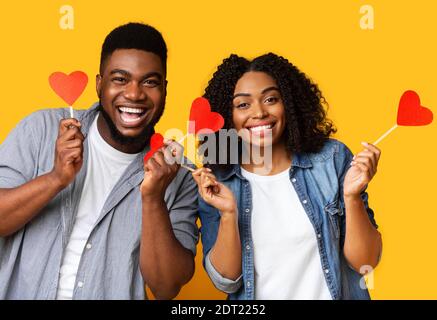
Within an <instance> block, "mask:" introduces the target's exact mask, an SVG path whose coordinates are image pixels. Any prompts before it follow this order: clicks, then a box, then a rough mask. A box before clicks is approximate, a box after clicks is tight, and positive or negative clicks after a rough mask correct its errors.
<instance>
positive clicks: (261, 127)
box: [249, 124, 272, 132]
mask: <svg viewBox="0 0 437 320" xmlns="http://www.w3.org/2000/svg"><path fill="white" fill-rule="evenodd" d="M271 128H272V125H271V124H268V125H265V126H257V127H251V128H249V130H250V131H252V132H260V131H264V130H267V129H271Z"/></svg>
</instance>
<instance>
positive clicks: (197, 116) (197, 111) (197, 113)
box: [188, 97, 225, 134]
mask: <svg viewBox="0 0 437 320" xmlns="http://www.w3.org/2000/svg"><path fill="white" fill-rule="evenodd" d="M190 122H193V123H194V126H193V125H190V126H189V128H188V133H195V134H198V133H199V132H201V131H209V130H212V131H213V132H216V131H218V130H220V129H221V128H223V126H224V124H225V120H224V119H223V117H222V116H221V115H220V114H219V113H217V112H211V106H210V105H209V101H208V100H207V99H205V98H203V97H200V98H197V99H195V100H194V101H193V103H192V105H191V110H190Z"/></svg>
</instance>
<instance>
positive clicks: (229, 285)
mask: <svg viewBox="0 0 437 320" xmlns="http://www.w3.org/2000/svg"><path fill="white" fill-rule="evenodd" d="M210 254H211V251H209V252H208V253H207V254H206V257H205V261H204V264H205V270H206V273H207V274H208V276H209V278H210V279H211V281H212V283H213V284H214V286H215V287H216V288H217V289H219V290H220V291H223V292H225V293H228V294H230V293H234V292H237V291H238V289H240V287H241V284H242V283H243V275H240V276H239V277H238V278H237V279H236V280H231V279H227V278H225V277H223V276H222V275H221V274H220V273H219V272H218V271H217V270H216V269H215V268H214V266H213V265H212V263H211V260H210Z"/></svg>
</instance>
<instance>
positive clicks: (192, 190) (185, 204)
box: [168, 168, 199, 255]
mask: <svg viewBox="0 0 437 320" xmlns="http://www.w3.org/2000/svg"><path fill="white" fill-rule="evenodd" d="M179 171H180V173H179V174H180V178H181V180H182V182H181V183H180V185H179V187H178V188H177V190H175V191H176V192H175V193H176V195H175V200H174V202H173V203H172V205H171V206H170V208H168V209H169V215H170V221H171V224H172V228H173V233H174V235H175V237H176V239H178V241H179V242H180V243H181V244H182V246H184V248H187V249H189V250H190V251H191V252H192V253H193V255H196V245H197V243H198V241H199V229H198V227H197V223H196V221H197V209H198V208H197V185H196V183H195V182H194V180H193V177H192V176H191V173H190V172H188V170H186V169H184V168H181V169H180V170H179Z"/></svg>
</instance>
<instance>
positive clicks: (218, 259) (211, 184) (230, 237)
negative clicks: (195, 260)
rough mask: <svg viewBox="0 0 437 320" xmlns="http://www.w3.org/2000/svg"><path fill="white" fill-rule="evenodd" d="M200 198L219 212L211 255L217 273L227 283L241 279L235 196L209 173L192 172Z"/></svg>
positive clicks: (202, 171) (204, 170) (205, 170)
mask: <svg viewBox="0 0 437 320" xmlns="http://www.w3.org/2000/svg"><path fill="white" fill-rule="evenodd" d="M193 178H194V180H195V181H196V183H197V185H198V187H199V193H200V196H201V197H202V198H203V200H204V201H205V202H206V203H208V204H209V205H211V206H213V207H215V208H217V209H218V210H219V212H220V215H221V217H220V225H219V228H218V234H217V239H216V242H215V244H214V245H213V247H212V249H211V251H210V255H209V257H210V260H211V264H212V265H213V267H214V269H216V271H217V272H218V273H220V275H221V276H223V277H224V278H226V279H230V280H236V279H237V278H239V277H240V275H241V243H240V233H239V230H238V208H237V203H236V201H235V198H234V195H233V193H232V191H231V190H229V189H228V188H227V187H226V186H225V185H224V184H222V183H219V182H217V181H216V178H215V176H214V175H213V174H212V173H211V171H210V170H209V169H206V168H201V169H198V170H196V171H195V172H193Z"/></svg>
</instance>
